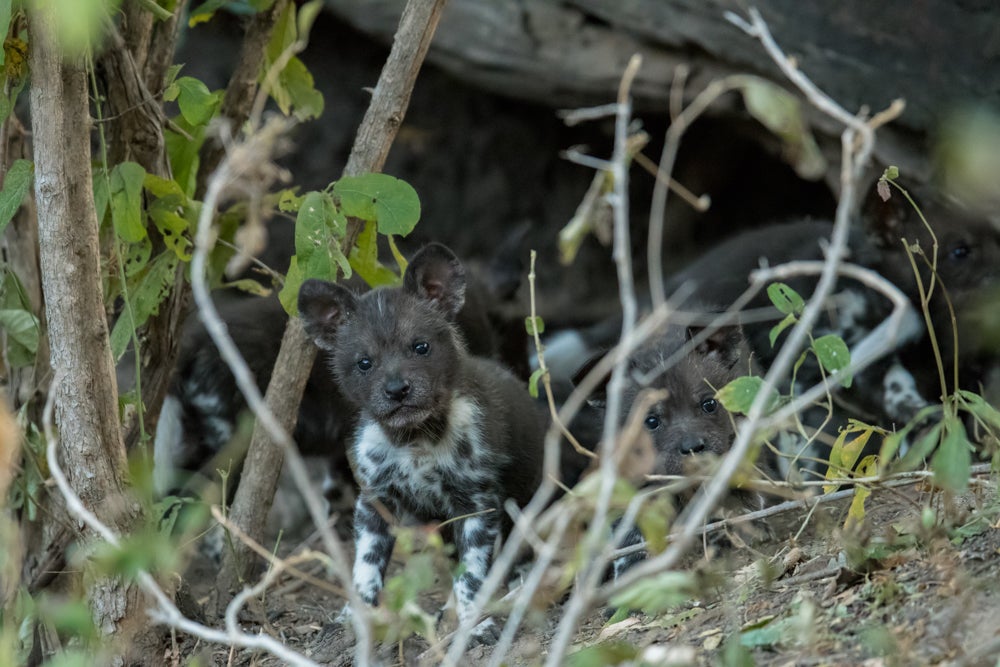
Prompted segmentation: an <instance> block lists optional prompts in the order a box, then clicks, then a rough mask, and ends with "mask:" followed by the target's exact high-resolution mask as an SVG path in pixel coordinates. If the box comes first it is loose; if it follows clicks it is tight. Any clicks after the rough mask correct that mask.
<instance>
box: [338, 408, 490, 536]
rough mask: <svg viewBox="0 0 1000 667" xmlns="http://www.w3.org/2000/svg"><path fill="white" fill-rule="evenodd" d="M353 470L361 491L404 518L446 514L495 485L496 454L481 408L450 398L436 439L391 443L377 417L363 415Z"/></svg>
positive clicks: (435, 517)
mask: <svg viewBox="0 0 1000 667" xmlns="http://www.w3.org/2000/svg"><path fill="white" fill-rule="evenodd" d="M354 447H355V475H357V477H358V483H359V484H360V485H361V488H362V491H363V492H365V493H367V495H369V496H371V497H374V498H377V499H378V500H379V501H381V502H382V503H384V504H385V505H387V506H388V507H389V509H390V510H391V511H393V513H394V514H396V516H397V518H399V519H402V520H412V519H417V520H444V519H448V518H452V517H454V516H457V515H459V514H461V513H464V512H467V511H468V508H469V507H470V506H471V505H477V504H479V503H478V501H481V500H482V496H483V495H485V494H488V493H490V492H491V491H493V490H494V482H495V480H496V479H497V477H498V474H499V472H498V465H497V464H498V461H497V456H496V454H495V453H494V452H492V451H491V448H490V447H489V443H487V442H485V440H484V434H483V432H482V411H481V408H480V407H479V406H478V405H477V404H476V403H475V402H474V401H473V400H471V399H470V398H468V397H465V396H458V397H456V398H454V399H453V400H452V404H451V413H450V414H449V418H448V426H447V428H446V429H445V432H444V434H443V435H442V436H441V437H440V438H439V439H437V440H428V439H418V440H415V441H413V442H410V443H393V442H392V441H391V440H390V439H389V436H388V435H387V434H386V432H385V431H384V430H383V429H382V427H381V426H379V425H378V424H377V423H375V422H370V421H369V422H365V421H362V423H361V425H360V427H359V429H358V431H357V438H356V440H355V444H354Z"/></svg>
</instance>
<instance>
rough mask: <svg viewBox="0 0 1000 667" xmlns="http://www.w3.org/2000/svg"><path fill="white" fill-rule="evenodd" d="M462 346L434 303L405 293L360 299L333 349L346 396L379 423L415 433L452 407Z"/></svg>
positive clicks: (374, 294) (382, 292)
mask: <svg viewBox="0 0 1000 667" xmlns="http://www.w3.org/2000/svg"><path fill="white" fill-rule="evenodd" d="M459 349H460V343H459V342H458V335H457V333H456V330H455V328H454V327H453V326H452V325H451V323H449V322H448V321H447V320H446V319H445V318H444V317H443V316H442V314H441V312H440V311H438V310H437V309H436V308H434V307H433V306H432V305H431V304H430V303H428V302H427V301H425V300H422V299H420V298H418V297H415V296H413V295H411V294H408V293H407V292H405V291H401V290H375V291H373V292H370V293H369V294H368V295H366V296H365V297H364V298H362V299H360V300H359V301H358V304H357V309H356V310H355V312H354V314H353V316H352V317H350V318H348V320H347V321H346V322H345V323H344V325H343V327H342V328H341V330H340V333H339V335H338V336H337V345H336V346H335V347H334V354H333V372H334V375H335V377H336V378H337V382H338V383H339V385H340V387H341V389H342V390H343V392H344V394H345V395H346V396H348V397H349V398H350V400H352V401H353V402H354V403H355V404H357V405H358V406H359V407H361V408H362V409H364V410H365V411H366V412H367V413H368V414H369V415H370V416H371V417H372V418H373V419H374V420H375V421H377V422H378V423H379V424H381V425H383V426H385V427H387V428H389V429H392V430H403V429H415V428H419V427H420V425H422V424H423V423H424V422H425V421H427V420H428V419H432V418H439V417H442V416H443V415H444V414H445V413H446V412H447V410H448V407H449V405H450V404H451V395H452V391H453V389H454V385H455V378H456V368H457V366H458V354H459Z"/></svg>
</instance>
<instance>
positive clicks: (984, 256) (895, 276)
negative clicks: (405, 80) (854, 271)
mask: <svg viewBox="0 0 1000 667" xmlns="http://www.w3.org/2000/svg"><path fill="white" fill-rule="evenodd" d="M918 205H920V206H921V211H922V212H923V214H924V217H925V218H926V219H927V222H928V224H930V226H931V228H932V229H933V231H934V236H935V237H936V238H937V246H938V247H937V272H938V276H939V277H940V279H941V282H942V283H943V284H944V287H945V289H947V290H948V294H949V296H950V297H951V298H952V300H953V301H954V302H955V303H956V304H961V303H962V301H964V300H965V299H966V298H968V297H969V296H971V295H973V294H975V293H976V292H977V291H979V290H980V289H982V288H986V287H989V286H991V285H996V284H997V282H998V281H1000V229H997V227H996V226H995V225H993V224H991V223H990V222H989V221H988V220H985V219H983V218H982V217H979V216H974V215H970V214H966V213H964V212H962V211H960V210H957V209H954V208H950V207H945V206H943V205H941V204H938V203H935V202H929V203H926V204H920V203H919V202H918ZM864 222H865V225H866V227H867V229H868V231H869V233H870V234H871V235H872V236H873V237H874V239H875V241H876V243H877V244H878V245H879V246H881V248H882V253H883V261H882V266H881V272H882V273H883V274H884V275H885V276H886V277H887V278H889V279H890V280H892V281H893V282H894V283H895V284H896V285H898V286H899V287H900V288H901V289H903V290H904V291H906V292H907V294H909V295H910V297H911V298H913V299H914V300H916V298H917V297H918V292H917V288H916V278H915V276H914V273H913V267H912V265H911V264H910V260H909V258H908V257H907V253H906V250H905V248H904V246H903V243H902V241H901V239H906V241H907V243H909V244H911V245H912V244H914V243H919V245H920V248H921V250H922V251H923V253H924V254H925V255H926V257H927V258H928V260H933V257H934V238H933V237H932V236H931V233H930V231H928V229H927V226H926V225H925V224H924V223H923V221H922V220H921V219H920V216H918V215H917V213H916V211H915V210H914V209H913V207H912V206H911V205H910V204H909V202H907V201H906V200H905V199H904V198H903V197H902V196H901V195H900V193H899V192H896V191H895V190H893V191H892V192H891V197H890V199H889V200H888V201H882V200H881V198H879V197H878V195H876V194H874V193H871V194H869V197H868V199H867V200H866V202H865V210H864ZM915 260H916V264H917V267H918V269H919V270H920V275H921V279H922V281H923V283H924V285H925V286H926V285H927V284H928V282H929V279H930V270H929V268H928V267H927V262H925V261H924V260H923V258H921V257H919V256H918V257H916V258H915ZM937 301H943V299H940V298H938V299H937Z"/></svg>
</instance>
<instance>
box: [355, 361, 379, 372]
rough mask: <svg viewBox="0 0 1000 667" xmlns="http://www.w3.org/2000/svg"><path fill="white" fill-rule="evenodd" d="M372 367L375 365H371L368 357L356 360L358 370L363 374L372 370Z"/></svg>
mask: <svg viewBox="0 0 1000 667" xmlns="http://www.w3.org/2000/svg"><path fill="white" fill-rule="evenodd" d="M374 365H375V364H374V363H372V360H371V359H369V358H368V357H361V358H360V359H358V370H359V371H362V372H363V373H367V372H368V371H370V370H371V369H372V366H374Z"/></svg>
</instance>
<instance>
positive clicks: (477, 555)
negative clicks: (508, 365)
mask: <svg viewBox="0 0 1000 667" xmlns="http://www.w3.org/2000/svg"><path fill="white" fill-rule="evenodd" d="M465 287H466V279H465V271H464V269H463V267H462V264H461V263H460V262H459V261H458V259H457V258H456V257H455V256H454V255H453V254H452V253H451V251H450V250H448V249H447V248H446V247H445V246H443V245H440V244H431V245H428V246H425V247H424V248H423V249H422V250H421V251H420V252H418V253H417V255H416V256H414V257H413V260H412V261H411V262H410V265H409V268H408V269H407V271H406V275H405V277H404V284H403V286H402V287H399V288H392V289H375V290H372V291H370V292H368V293H366V294H364V295H362V296H357V295H355V294H354V293H353V292H352V291H350V290H349V289H347V288H345V287H343V286H341V285H337V284H333V283H328V282H324V281H317V280H309V281H306V282H305V283H304V284H303V285H302V288H301V290H300V292H299V312H300V314H301V316H302V318H303V321H304V323H305V326H306V330H307V331H308V332H309V334H310V335H311V336H312V338H313V339H314V340H315V341H316V344H317V345H318V346H319V347H320V348H321V349H323V350H325V351H326V352H327V353H328V354H329V357H328V358H329V361H330V364H329V365H330V371H331V372H332V373H333V376H334V378H335V379H336V382H337V385H338V386H339V387H340V390H341V392H342V393H343V395H344V397H345V398H346V399H347V400H349V401H351V402H352V403H353V404H354V405H355V406H356V407H357V409H358V414H359V417H358V424H357V427H356V429H355V432H354V435H353V438H352V441H351V444H350V449H349V452H348V455H349V457H350V460H351V467H352V469H353V471H354V475H355V478H356V479H357V481H358V484H359V485H360V494H359V496H358V500H357V503H356V505H355V512H354V529H355V547H356V553H355V560H354V571H353V577H354V585H355V586H356V587H357V590H358V591H359V593H360V594H361V597H362V598H363V599H364V600H365V601H366V602H367V603H368V604H372V605H377V604H378V602H379V595H380V592H381V590H382V585H383V577H384V575H385V570H386V567H387V566H388V564H389V558H390V556H391V554H392V549H393V545H394V543H395V537H394V536H393V534H392V530H391V527H390V524H389V522H388V521H387V517H385V516H383V515H382V514H380V513H379V511H378V509H376V508H384V510H387V511H388V513H389V514H390V515H391V519H394V520H397V521H417V522H432V521H445V520H449V519H455V518H456V517H463V516H464V517H466V518H463V519H460V520H458V521H456V522H455V523H454V524H453V530H452V532H453V538H454V542H455V544H456V547H457V549H458V557H459V559H460V561H461V564H462V567H463V570H464V571H463V572H462V573H461V574H460V575H459V576H458V577H457V579H456V581H455V595H456V599H457V602H458V615H459V618H460V619H462V620H466V619H467V618H469V616H470V615H471V614H472V612H473V599H474V597H475V595H476V592H477V591H478V590H479V588H480V586H481V584H482V580H483V578H484V577H485V576H486V574H487V572H488V570H489V567H490V563H491V561H492V554H493V548H494V544H495V542H496V540H497V538H498V536H500V535H502V534H505V533H506V532H507V531H509V529H510V527H511V526H510V521H509V520H508V519H507V513H506V512H505V511H504V509H503V503H504V501H506V500H507V499H513V500H514V501H516V502H517V503H518V504H519V505H524V504H526V503H527V502H528V501H529V500H530V499H531V496H532V495H533V494H534V492H535V490H536V489H537V487H538V484H539V482H540V480H541V472H542V453H543V438H544V430H545V417H544V414H543V413H542V411H541V407H540V405H539V404H537V403H536V402H535V401H533V400H532V399H531V398H530V397H529V396H528V393H527V389H526V387H525V386H524V383H522V382H521V381H519V380H518V379H516V378H515V377H514V376H513V375H512V374H510V373H509V372H508V371H507V370H506V369H504V368H503V367H502V366H500V365H499V364H497V363H496V362H493V361H491V360H488V359H485V358H480V357H474V356H471V355H470V354H469V353H468V352H467V351H466V349H465V344H464V342H463V340H462V337H461V335H460V334H459V332H458V329H457V328H456V326H455V324H454V320H455V317H456V315H457V314H458V312H459V310H460V309H461V307H462V304H463V302H464V300H465ZM474 636H475V638H476V639H478V640H479V641H482V642H493V641H495V640H496V638H497V636H498V635H497V627H496V624H495V623H494V622H493V621H492V619H487V620H485V621H483V622H482V623H480V624H479V625H478V626H477V627H476V630H475V635H474Z"/></svg>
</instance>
